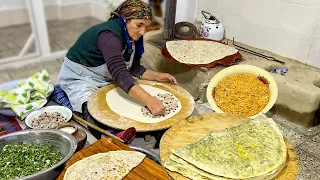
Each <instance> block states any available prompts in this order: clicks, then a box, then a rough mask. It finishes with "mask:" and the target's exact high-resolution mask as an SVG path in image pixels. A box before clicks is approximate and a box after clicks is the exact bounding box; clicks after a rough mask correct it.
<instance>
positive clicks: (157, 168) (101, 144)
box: [57, 137, 169, 180]
mask: <svg viewBox="0 0 320 180" xmlns="http://www.w3.org/2000/svg"><path fill="white" fill-rule="evenodd" d="M116 150H127V151H134V150H133V149H131V148H130V147H128V146H127V145H125V144H123V143H121V142H119V141H117V140H114V139H112V138H109V137H105V138H103V139H100V140H99V141H97V142H96V143H94V144H92V145H90V146H88V147H86V148H84V149H82V150H81V151H79V152H77V153H75V154H74V155H73V156H72V157H71V158H70V159H69V161H68V162H67V164H66V166H65V168H64V170H63V171H62V173H61V174H60V175H59V177H58V178H57V180H63V177H64V174H65V172H66V170H67V169H68V167H70V166H71V165H72V164H74V163H76V162H77V161H79V160H81V159H83V158H85V157H88V156H91V155H94V154H97V153H104V152H108V151H116ZM88 168H89V167H88ZM130 179H132V180H136V179H139V180H140V179H141V180H143V179H145V180H150V179H159V180H167V179H169V177H168V174H167V173H166V171H165V169H164V168H163V167H162V166H161V165H159V164H157V163H155V162H154V161H152V160H151V159H149V158H147V157H145V158H144V160H143V161H142V162H141V163H140V164H139V165H138V166H137V167H135V168H134V169H132V170H131V171H130V173H129V174H128V175H127V176H126V177H125V178H124V180H130Z"/></svg>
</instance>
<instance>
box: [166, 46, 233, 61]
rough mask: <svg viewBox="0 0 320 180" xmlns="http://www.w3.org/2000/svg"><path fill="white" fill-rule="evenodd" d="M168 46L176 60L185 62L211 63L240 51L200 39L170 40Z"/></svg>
mask: <svg viewBox="0 0 320 180" xmlns="http://www.w3.org/2000/svg"><path fill="white" fill-rule="evenodd" d="M166 47H167V50H168V52H169V53H170V55H171V56H172V57H173V58H174V59H175V60H177V61H179V62H180V63H185V64H209V63H211V62H213V61H216V60H220V59H223V58H224V57H226V56H230V55H233V54H236V53H237V52H238V50H237V49H235V48H234V47H231V46H228V45H226V44H222V43H218V42H214V41H200V40H180V41H168V42H167V43H166Z"/></svg>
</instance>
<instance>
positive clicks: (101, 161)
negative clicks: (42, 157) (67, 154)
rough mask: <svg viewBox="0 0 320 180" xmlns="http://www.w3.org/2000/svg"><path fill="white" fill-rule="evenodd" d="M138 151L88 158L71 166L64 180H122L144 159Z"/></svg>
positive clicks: (102, 154)
mask: <svg viewBox="0 0 320 180" xmlns="http://www.w3.org/2000/svg"><path fill="white" fill-rule="evenodd" d="M144 157H145V154H142V153H140V152H136V151H110V152H107V153H99V154H95V155H92V156H89V157H86V158H84V159H82V160H80V161H78V162H76V163H75V164H73V165H72V166H70V167H69V168H68V169H67V171H66V173H65V175H64V178H63V179H64V180H75V179H77V180H88V179H90V180H101V179H108V180H120V179H123V178H124V177H125V176H126V175H127V174H128V173H129V172H130V171H131V170H132V169H133V168H134V167H136V166H138V165H139V164H140V163H141V162H142V161H143V159H144Z"/></svg>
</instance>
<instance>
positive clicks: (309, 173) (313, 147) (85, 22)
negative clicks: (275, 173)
mask: <svg viewBox="0 0 320 180" xmlns="http://www.w3.org/2000/svg"><path fill="white" fill-rule="evenodd" d="M99 22H100V21H99V20H97V19H94V18H91V17H88V18H81V19H76V20H68V21H59V20H54V21H49V22H48V30H49V35H50V40H51V42H50V46H51V48H52V51H59V50H64V49H68V48H69V47H70V46H72V44H73V43H74V42H75V41H76V39H77V37H78V36H79V35H80V34H81V33H82V32H83V31H84V30H85V29H87V28H89V27H91V26H92V25H94V24H97V23H99ZM30 32H31V30H30V26H29V25H22V26H15V27H9V28H0V41H1V42H8V43H1V44H0V58H3V57H8V56H11V55H15V54H17V53H19V51H20V49H21V48H22V46H23V44H24V41H25V40H26V39H27V38H28V35H29V34H30ZM61 62H62V59H58V60H56V61H52V62H50V63H47V64H39V65H35V66H32V67H26V68H24V69H23V70H12V71H11V72H9V73H7V74H5V75H4V76H3V77H2V75H1V73H0V76H1V77H0V80H1V81H0V82H3V81H7V80H10V79H18V78H23V77H27V76H29V75H31V74H32V73H33V72H36V71H39V70H41V69H43V68H46V69H48V71H49V73H50V78H52V79H53V80H54V81H56V79H57V75H58V73H59V69H60V66H61ZM209 112H212V110H211V109H210V107H209V105H208V104H198V103H196V106H195V111H194V113H193V115H199V114H204V113H209ZM272 118H273V119H274V121H275V122H276V123H277V124H278V126H279V128H280V129H281V131H282V132H283V134H284V136H285V137H286V138H287V139H288V140H289V141H290V142H291V143H292V144H293V145H294V146H295V150H296V152H297V155H298V159H299V175H298V178H297V179H299V180H318V179H320V127H319V126H318V127H313V128H304V127H301V126H299V125H296V124H294V123H291V122H290V121H287V120H286V119H283V118H281V117H279V116H277V115H272ZM90 141H91V142H93V141H95V139H91V140H90ZM131 145H132V146H139V147H143V148H145V149H148V150H150V151H152V152H153V153H155V154H157V155H159V148H158V146H157V142H156V140H155V138H154V137H153V138H152V139H151V141H150V142H145V141H144V140H143V138H142V137H138V138H136V139H135V140H134V141H133V142H132V144H131Z"/></svg>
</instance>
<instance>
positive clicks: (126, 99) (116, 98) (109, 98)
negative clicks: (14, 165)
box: [106, 85, 181, 123]
mask: <svg viewBox="0 0 320 180" xmlns="http://www.w3.org/2000/svg"><path fill="white" fill-rule="evenodd" d="M140 86H141V87H142V88H143V89H144V90H145V91H147V92H148V93H149V94H150V95H151V96H157V95H158V94H169V95H170V96H172V97H173V98H175V99H176V100H177V101H178V107H177V109H176V110H175V111H174V112H171V113H170V114H168V115H167V116H165V117H159V118H153V117H150V116H145V115H144V114H143V112H142V111H141V109H142V108H143V107H145V105H144V104H142V103H141V102H139V101H138V100H136V99H134V98H133V97H131V96H129V95H128V94H127V93H125V92H124V91H123V90H121V89H120V88H119V87H117V88H114V89H112V90H111V91H109V92H108V93H107V94H106V102H107V104H108V106H109V108H110V109H111V110H112V111H113V112H115V113H117V114H119V115H120V116H123V117H126V118H130V119H133V120H135V121H139V122H142V123H158V122H161V121H164V120H166V119H168V118H170V117H172V116H174V115H175V114H177V113H178V112H179V111H180V110H181V102H180V101H179V99H178V98H177V97H175V96H174V95H173V94H171V93H170V92H168V91H165V90H162V89H159V88H156V87H152V86H148V85H140Z"/></svg>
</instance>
